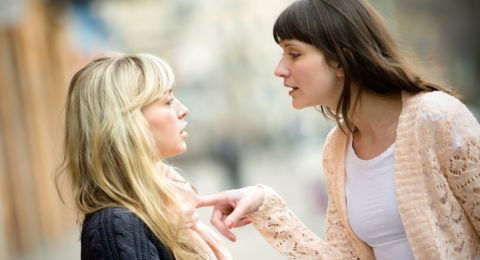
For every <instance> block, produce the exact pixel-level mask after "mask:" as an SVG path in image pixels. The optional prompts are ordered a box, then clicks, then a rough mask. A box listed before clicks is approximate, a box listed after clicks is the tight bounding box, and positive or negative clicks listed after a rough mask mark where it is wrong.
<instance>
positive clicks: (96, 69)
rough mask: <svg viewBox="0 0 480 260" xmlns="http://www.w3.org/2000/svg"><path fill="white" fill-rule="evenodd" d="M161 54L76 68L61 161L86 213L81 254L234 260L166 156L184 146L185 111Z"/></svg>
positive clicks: (117, 56)
mask: <svg viewBox="0 0 480 260" xmlns="http://www.w3.org/2000/svg"><path fill="white" fill-rule="evenodd" d="M173 85H174V75H173V73H172V70H171V68H170V67H169V66H168V65H167V64H166V63H165V62H164V61H162V60H161V59H159V58H157V57H155V56H152V55H148V54H137V55H124V54H118V53H113V54H107V55H104V56H103V57H100V58H97V59H95V60H93V61H92V62H90V63H89V64H87V65H86V66H85V67H84V68H82V69H81V70H80V71H78V72H77V73H76V74H75V75H74V77H73V79H72V81H71V83H70V87H69V91H68V97H67V104H66V127H65V158H64V168H65V172H66V174H67V176H68V177H69V179H70V183H71V187H72V190H73V198H74V201H75V203H76V207H77V209H78V211H79V213H80V215H81V216H82V220H83V221H82V234H81V244H82V245H81V259H231V256H230V253H229V252H228V250H227V249H226V247H225V246H224V244H223V242H222V240H221V238H220V237H219V236H218V235H217V234H216V233H214V232H213V231H212V230H210V229H209V228H208V227H207V226H205V225H204V224H203V223H200V222H198V221H197V213H196V211H195V206H196V204H197V201H198V198H197V196H196V194H195V192H194V191H193V190H192V188H191V187H190V186H189V184H188V183H186V182H185V180H184V179H183V178H182V177H181V176H180V175H179V174H178V173H177V172H176V171H175V170H174V169H172V168H171V167H169V166H168V165H166V164H165V163H163V162H162V161H163V160H164V159H165V158H167V157H171V156H175V155H178V154H181V153H183V152H185V150H186V149H187V146H186V143H185V141H186V138H187V136H188V134H187V132H186V131H185V127H186V126H187V122H186V121H185V117H186V116H187V115H188V109H187V107H185V106H184V105H183V104H182V103H181V102H180V101H179V100H178V99H176V98H175V97H174V96H173V92H172V89H173Z"/></svg>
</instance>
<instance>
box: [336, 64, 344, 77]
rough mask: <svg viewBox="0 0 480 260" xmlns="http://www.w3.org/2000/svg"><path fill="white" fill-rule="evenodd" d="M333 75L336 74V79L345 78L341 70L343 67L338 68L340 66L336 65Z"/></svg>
mask: <svg viewBox="0 0 480 260" xmlns="http://www.w3.org/2000/svg"><path fill="white" fill-rule="evenodd" d="M335 73H336V74H337V77H338V78H343V77H345V71H344V70H343V67H341V66H340V64H338V65H337V68H336V69H335Z"/></svg>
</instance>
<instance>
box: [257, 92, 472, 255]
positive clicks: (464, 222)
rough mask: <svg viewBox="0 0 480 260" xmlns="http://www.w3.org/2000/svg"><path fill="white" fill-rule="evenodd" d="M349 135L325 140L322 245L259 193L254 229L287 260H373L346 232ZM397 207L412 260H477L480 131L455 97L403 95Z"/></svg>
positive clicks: (268, 193) (280, 204) (281, 205)
mask: <svg viewBox="0 0 480 260" xmlns="http://www.w3.org/2000/svg"><path fill="white" fill-rule="evenodd" d="M346 145H347V136H346V135H345V134H343V133H342V132H341V131H339V130H338V129H337V128H335V129H333V130H332V131H331V132H330V134H329V135H328V137H327V140H326V143H325V146H324V152H323V166H324V172H325V174H326V176H327V180H328V195H329V202H328V209H327V223H326V230H325V231H326V233H325V240H322V239H320V238H319V237H317V236H316V235H315V234H313V233H312V232H311V231H310V230H308V228H307V227H306V226H305V225H304V224H303V223H302V222H301V221H300V220H299V219H298V218H297V217H295V215H294V214H293V213H292V212H291V211H290V210H289V209H288V207H287V206H286V205H285V202H284V201H283V200H282V198H281V197H280V196H279V195H278V194H277V193H275V192H274V191H273V190H271V189H270V188H268V187H265V201H264V203H263V205H262V206H261V207H260V209H259V210H258V211H257V212H256V213H254V214H252V217H253V221H254V225H255V226H256V228H257V229H258V230H259V231H260V232H261V233H262V235H263V236H264V237H265V238H266V239H267V241H268V242H269V243H270V244H271V245H272V246H273V247H275V249H276V250H278V251H279V252H280V253H282V254H284V255H286V256H288V257H289V258H290V259H375V257H374V255H373V251H372V249H371V248H370V247H369V246H368V245H366V244H365V243H364V242H362V241H361V240H360V239H358V237H357V236H355V234H354V233H353V231H352V230H351V228H350V226H349V224H348V219H347V214H346V201H345V191H344V185H345V169H344V159H345V149H346ZM395 147H396V148H395V185H396V194H397V202H398V208H399V212H400V216H401V219H402V223H403V225H404V227H405V232H406V234H407V238H408V241H409V243H410V246H411V248H412V252H413V254H414V256H415V259H425V260H427V259H428V260H430V259H478V258H480V238H479V234H480V125H479V123H478V121H477V120H476V119H475V117H474V116H473V115H472V114H471V113H470V111H468V109H467V108H466V107H465V106H464V105H463V104H462V103H461V102H460V101H458V100H457V99H456V98H454V97H452V96H449V95H447V94H445V93H443V92H440V91H435V92H428V93H421V94H417V95H413V96H412V95H409V94H406V93H404V94H403V95H402V112H401V114H400V118H399V122H398V127H397V136H396V141H395Z"/></svg>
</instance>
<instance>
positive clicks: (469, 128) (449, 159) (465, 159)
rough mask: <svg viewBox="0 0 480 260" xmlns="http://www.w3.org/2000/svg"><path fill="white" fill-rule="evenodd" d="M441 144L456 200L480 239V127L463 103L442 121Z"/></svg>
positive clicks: (446, 169) (448, 177) (449, 180)
mask: <svg viewBox="0 0 480 260" xmlns="http://www.w3.org/2000/svg"><path fill="white" fill-rule="evenodd" d="M441 123H442V127H439V129H442V130H443V131H439V134H440V136H439V139H440V143H441V144H442V146H443V147H445V148H446V149H445V150H446V151H447V152H446V153H445V154H446V157H445V158H443V161H444V162H446V163H445V166H444V167H445V171H444V172H446V173H447V176H446V177H447V180H448V183H449V185H450V188H451V189H452V191H453V193H454V195H455V197H456V198H457V200H458V201H459V202H460V204H461V205H462V207H463V210H464V211H465V213H466V214H467V216H468V218H469V220H470V222H471V223H472V225H473V227H474V229H475V232H476V233H477V234H478V235H480V125H479V123H478V121H477V120H476V119H475V117H474V116H473V115H472V114H471V113H470V111H468V109H467V108H466V107H465V106H464V105H463V104H462V103H460V102H457V104H456V107H455V109H453V110H452V111H450V113H449V117H448V120H445V121H441Z"/></svg>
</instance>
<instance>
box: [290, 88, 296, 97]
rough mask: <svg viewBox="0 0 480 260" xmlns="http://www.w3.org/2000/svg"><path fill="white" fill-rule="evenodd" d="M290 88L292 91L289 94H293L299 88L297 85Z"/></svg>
mask: <svg viewBox="0 0 480 260" xmlns="http://www.w3.org/2000/svg"><path fill="white" fill-rule="evenodd" d="M289 88H290V91H289V92H288V94H289V95H290V96H291V95H292V94H293V93H295V91H297V90H298V88H297V87H289Z"/></svg>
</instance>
